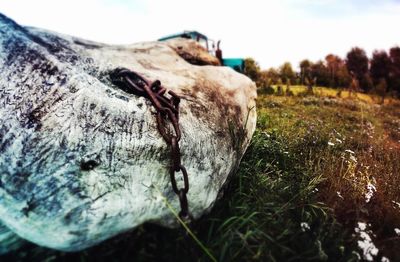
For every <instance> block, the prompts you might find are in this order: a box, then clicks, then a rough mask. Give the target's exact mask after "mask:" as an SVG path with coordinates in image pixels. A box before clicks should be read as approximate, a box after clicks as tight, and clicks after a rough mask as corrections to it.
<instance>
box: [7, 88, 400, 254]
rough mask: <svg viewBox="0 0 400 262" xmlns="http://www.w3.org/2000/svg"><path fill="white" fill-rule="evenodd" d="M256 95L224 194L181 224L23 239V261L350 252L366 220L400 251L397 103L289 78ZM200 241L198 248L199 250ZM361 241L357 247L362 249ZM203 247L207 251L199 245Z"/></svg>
mask: <svg viewBox="0 0 400 262" xmlns="http://www.w3.org/2000/svg"><path fill="white" fill-rule="evenodd" d="M291 90H292V92H293V93H294V95H293V96H275V95H263V94H260V95H259V98H258V102H257V103H258V104H257V110H258V122H257V130H256V132H255V134H254V137H253V139H252V142H251V145H250V147H249V149H248V150H247V152H246V154H245V156H244V158H243V160H242V163H241V166H240V169H239V171H238V173H237V174H236V175H235V176H234V177H232V179H231V181H230V183H229V185H227V188H226V189H225V194H224V198H223V200H221V201H219V202H218V203H217V204H216V206H215V207H214V208H213V210H212V212H211V213H210V214H208V215H206V216H205V217H203V218H202V219H200V221H197V222H196V223H195V224H194V225H192V226H191V232H190V233H193V234H194V235H195V238H196V239H197V240H198V241H200V242H201V243H202V244H201V245H203V247H201V248H199V245H198V243H196V242H195V241H193V238H192V237H190V233H189V234H188V230H182V229H181V230H170V229H165V228H161V227H158V226H155V225H143V226H141V227H140V228H138V229H136V230H135V231H133V232H131V233H127V234H124V235H122V236H119V237H117V238H114V239H111V240H108V241H106V242H104V243H102V244H101V245H98V246H96V247H93V248H91V249H88V250H86V251H83V252H79V253H62V252H56V251H51V250H47V249H44V248H40V247H37V246H34V245H29V246H27V247H26V248H25V249H24V250H23V251H22V252H19V253H18V254H10V255H9V256H8V257H7V259H10V260H24V259H25V258H28V257H29V261H55V260H57V261H69V260H71V259H73V260H79V261H210V257H215V258H216V260H218V261H358V260H360V259H362V258H365V256H364V254H363V251H362V250H361V249H360V248H359V241H362V240H363V236H362V235H361V234H360V233H359V231H357V232H356V230H355V228H356V227H357V226H358V225H359V223H360V222H365V223H366V225H367V227H368V230H366V233H368V235H369V237H370V238H371V241H372V242H373V243H374V245H375V246H376V247H377V248H378V249H379V252H378V253H377V254H375V255H374V256H373V257H374V259H375V260H377V261H378V260H379V261H380V260H381V258H382V257H387V258H389V259H391V260H392V261H394V260H396V258H397V257H400V253H399V250H400V238H399V236H398V235H397V234H396V233H395V231H394V229H395V228H400V212H399V209H400V188H399V186H398V185H399V182H400V177H399V175H400V102H399V101H396V100H394V99H392V100H390V101H388V102H387V103H385V104H384V105H379V104H376V101H378V100H376V99H375V98H374V97H373V96H368V95H366V94H357V96H353V97H351V98H349V97H348V96H347V94H348V93H346V91H342V93H341V97H337V96H336V95H337V91H336V90H332V89H327V88H316V89H315V92H314V95H313V96H304V94H303V92H304V90H305V88H304V87H296V86H294V87H291ZM205 250H206V251H205ZM370 251H371V250H369V251H368V250H367V251H365V252H370ZM207 252H209V254H207Z"/></svg>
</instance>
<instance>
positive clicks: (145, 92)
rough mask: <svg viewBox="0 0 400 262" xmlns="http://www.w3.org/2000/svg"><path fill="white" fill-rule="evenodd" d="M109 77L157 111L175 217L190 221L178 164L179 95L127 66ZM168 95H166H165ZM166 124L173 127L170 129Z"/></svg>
mask: <svg viewBox="0 0 400 262" xmlns="http://www.w3.org/2000/svg"><path fill="white" fill-rule="evenodd" d="M111 80H112V82H113V83H114V84H115V85H118V86H119V87H121V88H122V89H123V90H125V91H126V92H128V93H132V94H135V95H137V96H143V97H145V98H147V99H149V100H150V102H151V104H152V105H153V107H154V108H155V109H156V111H157V115H156V120H157V129H158V132H159V133H160V135H161V136H162V138H163V139H164V141H165V142H166V143H167V145H168V146H169V147H170V150H171V163H170V169H169V173H170V179H171V186H172V190H173V191H174V193H175V194H176V195H177V196H178V198H179V204H180V208H181V210H180V212H179V216H180V218H181V219H182V220H184V221H185V222H190V221H191V220H192V217H191V215H190V212H189V205H188V200H187V193H188V192H189V178H188V174H187V171H186V168H185V167H184V166H183V165H182V163H181V151H180V148H179V141H180V139H181V130H180V128H179V103H180V97H179V96H178V95H177V94H175V93H174V92H173V91H171V90H169V91H168V92H167V89H166V88H164V87H163V86H162V85H161V82H160V81H159V80H156V81H154V82H150V81H148V80H147V79H145V78H144V77H142V76H140V75H139V74H138V73H136V72H133V71H130V70H128V69H124V68H122V69H120V68H119V69H116V70H115V71H114V72H112V73H111ZM165 94H168V95H169V96H170V97H169V98H168V97H166V96H165ZM168 123H170V124H171V125H172V128H173V130H172V131H171V128H170V125H169V124H168ZM179 172H181V173H182V177H183V188H179V187H178V184H177V182H176V175H177V174H178V173H179Z"/></svg>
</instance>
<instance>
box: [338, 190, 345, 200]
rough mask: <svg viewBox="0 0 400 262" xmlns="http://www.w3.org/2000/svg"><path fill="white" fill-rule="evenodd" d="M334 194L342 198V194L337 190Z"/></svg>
mask: <svg viewBox="0 0 400 262" xmlns="http://www.w3.org/2000/svg"><path fill="white" fill-rule="evenodd" d="M336 194H337V195H338V197H340V198H341V199H344V197H343V196H342V194H340V192H339V191H337V192H336Z"/></svg>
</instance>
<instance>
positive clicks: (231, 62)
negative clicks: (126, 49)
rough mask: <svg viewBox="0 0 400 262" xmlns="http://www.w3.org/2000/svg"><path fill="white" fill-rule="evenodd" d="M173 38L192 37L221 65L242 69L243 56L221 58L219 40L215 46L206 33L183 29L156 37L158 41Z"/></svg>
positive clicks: (239, 70) (240, 71) (238, 70)
mask: <svg viewBox="0 0 400 262" xmlns="http://www.w3.org/2000/svg"><path fill="white" fill-rule="evenodd" d="M173 38H187V39H193V40H195V41H197V42H199V43H200V45H202V46H203V47H204V48H205V49H206V50H207V51H208V52H209V53H210V54H211V55H213V56H215V57H217V58H218V59H219V61H220V62H221V64H222V65H223V66H229V67H231V68H233V69H234V70H236V71H237V72H239V73H243V71H244V59H243V58H222V50H221V49H220V48H219V44H220V42H221V41H218V42H217V47H216V48H215V41H214V40H211V39H209V38H208V37H207V36H206V35H203V34H201V33H199V32H197V31H184V32H182V33H178V34H173V35H169V36H165V37H162V38H160V39H158V41H166V40H169V39H173Z"/></svg>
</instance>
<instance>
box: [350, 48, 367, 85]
mask: <svg viewBox="0 0 400 262" xmlns="http://www.w3.org/2000/svg"><path fill="white" fill-rule="evenodd" d="M346 66H347V70H348V71H349V72H352V73H353V74H354V76H355V77H356V78H357V80H358V81H359V84H360V85H361V88H363V89H364V90H366V91H368V90H369V89H370V88H371V86H370V80H369V79H368V57H367V54H366V53H365V51H364V50H363V49H361V48H359V47H353V48H352V49H351V50H350V51H349V52H348V53H347V56H346Z"/></svg>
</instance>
